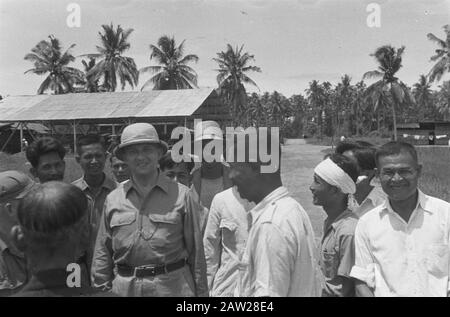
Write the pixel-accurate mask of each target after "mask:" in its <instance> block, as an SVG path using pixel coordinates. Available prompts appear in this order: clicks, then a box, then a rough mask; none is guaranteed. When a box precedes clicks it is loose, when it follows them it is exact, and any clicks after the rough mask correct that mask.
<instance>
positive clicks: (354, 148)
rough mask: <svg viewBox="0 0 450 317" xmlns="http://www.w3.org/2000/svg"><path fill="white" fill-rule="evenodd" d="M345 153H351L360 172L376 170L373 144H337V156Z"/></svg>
mask: <svg viewBox="0 0 450 317" xmlns="http://www.w3.org/2000/svg"><path fill="white" fill-rule="evenodd" d="M347 151H350V152H352V153H353V155H354V157H355V159H356V160H357V161H358V165H359V167H360V168H361V169H362V170H374V169H375V168H376V164H375V152H376V148H375V146H374V145H373V144H371V143H369V142H366V141H360V140H357V141H343V142H339V144H338V145H337V147H336V151H335V152H336V153H337V154H344V153H345V152H347Z"/></svg>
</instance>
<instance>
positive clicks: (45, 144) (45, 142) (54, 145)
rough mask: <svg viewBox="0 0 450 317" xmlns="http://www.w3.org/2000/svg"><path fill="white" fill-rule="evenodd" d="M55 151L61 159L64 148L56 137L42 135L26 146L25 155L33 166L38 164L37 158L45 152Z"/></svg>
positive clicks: (64, 152) (64, 153)
mask: <svg viewBox="0 0 450 317" xmlns="http://www.w3.org/2000/svg"><path fill="white" fill-rule="evenodd" d="M51 152H56V153H58V155H59V157H60V158H61V159H64V156H65V155H66V149H65V148H64V146H63V145H62V144H61V142H59V141H58V140H57V139H55V138H53V137H43V138H40V139H37V140H36V141H34V142H33V143H31V144H30V146H28V147H27V150H26V157H27V160H28V161H29V162H30V163H31V165H32V166H33V167H35V168H36V167H37V166H38V164H39V158H40V157H41V156H42V155H44V154H47V153H51Z"/></svg>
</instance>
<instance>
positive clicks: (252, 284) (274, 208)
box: [239, 187, 324, 297]
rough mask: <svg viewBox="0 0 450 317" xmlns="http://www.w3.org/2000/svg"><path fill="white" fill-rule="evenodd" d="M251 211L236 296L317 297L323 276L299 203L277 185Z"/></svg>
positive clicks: (305, 218)
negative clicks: (250, 224)
mask: <svg viewBox="0 0 450 317" xmlns="http://www.w3.org/2000/svg"><path fill="white" fill-rule="evenodd" d="M250 213H251V216H252V226H251V228H250V232H249V237H248V241H247V245H246V249H245V252H244V255H243V258H242V266H241V282H240V289H239V296H252V297H253V296H254V297H267V296H284V297H287V296H289V297H291V296H297V297H298V296H320V295H321V292H322V287H323V285H324V284H323V283H324V279H323V275H322V272H321V270H320V267H319V263H318V254H317V248H316V246H315V242H314V231H313V229H312V226H311V222H310V220H309V217H308V215H307V214H306V212H305V210H304V209H303V208H302V206H300V204H299V203H298V202H297V201H295V200H294V199H293V198H292V197H290V196H289V193H288V191H287V189H286V188H285V187H279V188H277V189H275V190H274V191H273V192H271V193H270V194H269V195H267V196H266V197H265V198H264V199H263V200H262V201H261V202H260V203H259V204H258V205H256V206H255V208H253V209H252V210H251V211H250Z"/></svg>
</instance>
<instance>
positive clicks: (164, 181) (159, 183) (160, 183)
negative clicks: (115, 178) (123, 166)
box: [123, 170, 170, 194]
mask: <svg viewBox="0 0 450 317" xmlns="http://www.w3.org/2000/svg"><path fill="white" fill-rule="evenodd" d="M169 182H170V180H169V179H168V178H167V177H166V176H164V174H163V173H161V171H160V170H158V178H157V179H156V184H155V186H154V187H153V188H155V187H159V188H161V189H162V190H163V191H165V192H166V193H168V192H169ZM123 188H124V190H125V193H126V194H128V192H129V191H130V189H131V188H133V189H135V190H136V185H135V183H134V181H133V177H130V179H129V180H127V181H125V182H124V183H123Z"/></svg>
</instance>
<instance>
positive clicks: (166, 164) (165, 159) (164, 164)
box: [158, 151, 194, 173]
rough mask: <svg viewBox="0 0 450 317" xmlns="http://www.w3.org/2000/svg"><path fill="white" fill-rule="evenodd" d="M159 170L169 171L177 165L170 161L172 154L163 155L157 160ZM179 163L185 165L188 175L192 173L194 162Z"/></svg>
mask: <svg viewBox="0 0 450 317" xmlns="http://www.w3.org/2000/svg"><path fill="white" fill-rule="evenodd" d="M158 163H159V168H160V169H161V170H165V169H171V168H173V167H174V166H175V164H179V163H176V162H175V161H174V160H173V159H172V154H171V152H170V151H169V152H167V153H166V154H164V155H163V156H162V157H161V158H160V159H159V162H158ZM180 163H184V164H186V166H187V168H188V172H189V173H190V172H191V171H192V169H193V168H194V162H193V161H189V162H184V161H182V162H180Z"/></svg>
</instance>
